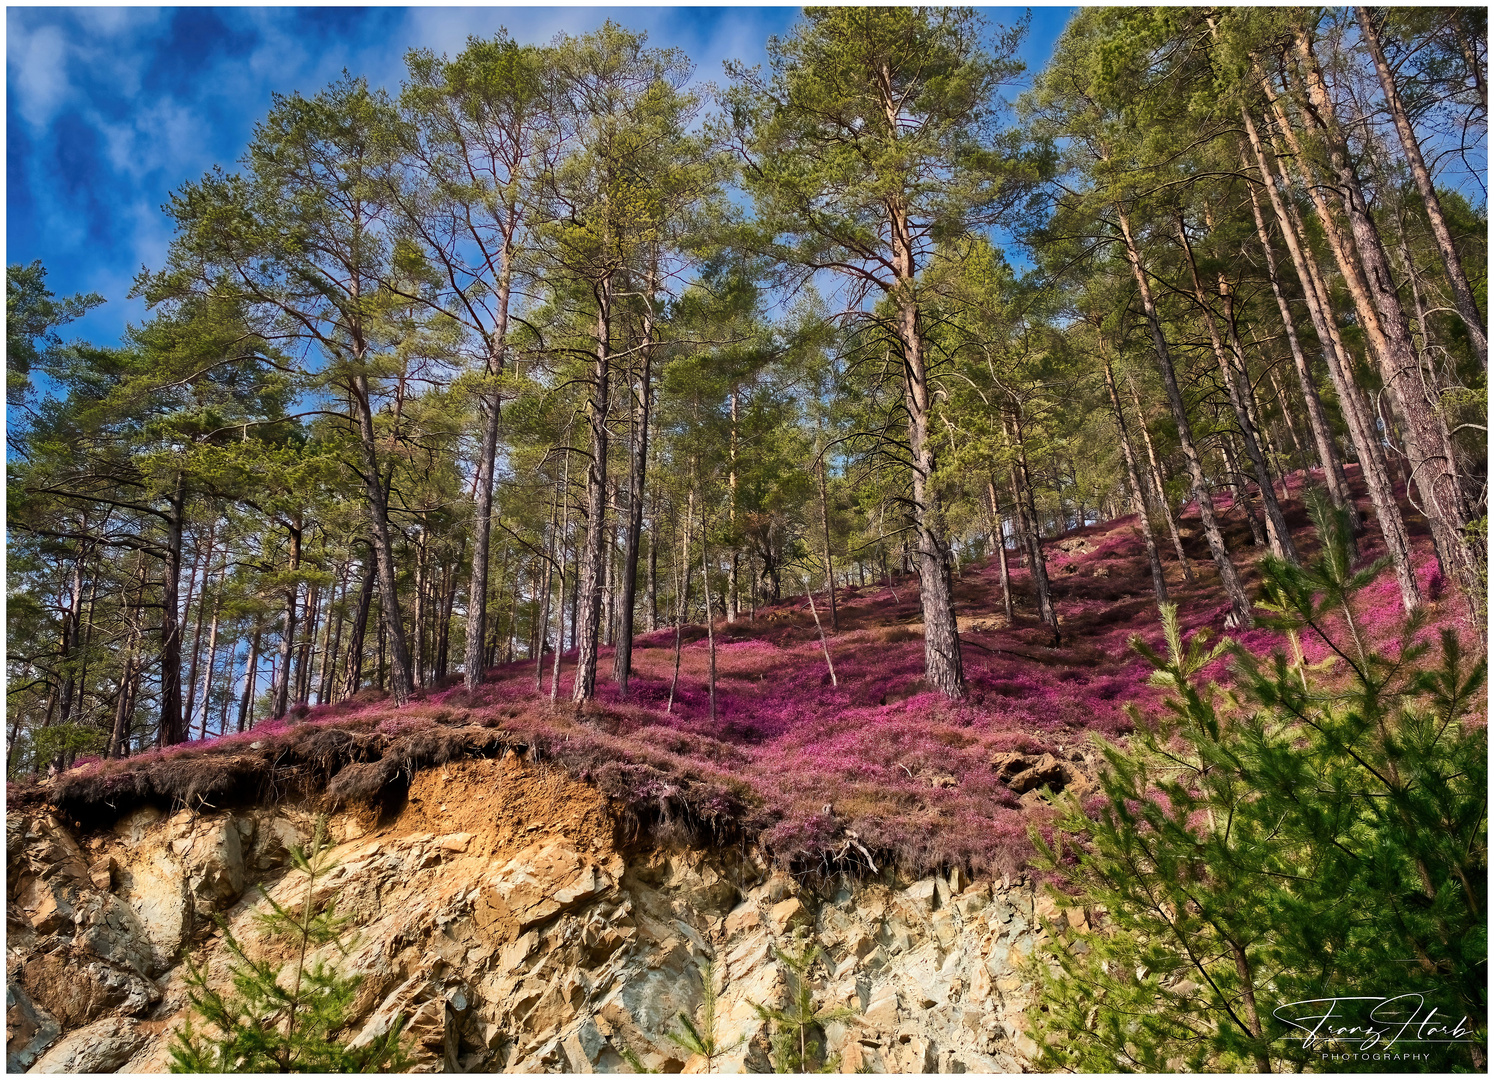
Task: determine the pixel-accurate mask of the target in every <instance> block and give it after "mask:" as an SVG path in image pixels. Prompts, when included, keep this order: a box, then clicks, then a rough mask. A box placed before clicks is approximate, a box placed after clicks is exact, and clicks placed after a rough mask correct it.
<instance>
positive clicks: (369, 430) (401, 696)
mask: <svg viewBox="0 0 1494 1080" xmlns="http://www.w3.org/2000/svg"><path fill="white" fill-rule="evenodd" d="M350 386H351V390H352V398H353V404H354V408H355V411H356V412H357V419H358V434H359V439H358V443H359V451H360V454H361V458H362V460H361V465H362V468H361V470H360V472H361V473H362V475H363V480H364V486H365V488H366V490H367V492H368V508H369V515H368V516H369V524H370V525H371V526H372V533H373V554H374V562H375V565H376V566H377V567H378V572H379V617H380V620H381V624H382V626H383V634H384V637H383V639H382V640H383V641H384V642H385V644H386V645H387V647H388V650H389V654H390V656H389V659H390V661H391V668H390V671H389V675H390V676H391V679H390V687H389V689H390V692H391V693H392V694H393V696H394V704H395V705H397V706H403V705H404V704H405V703H406V702H407V701H409V700H410V694H411V693H413V692H414V689H415V680H414V674H413V671H412V669H411V666H410V649H409V646H408V644H407V643H406V639H405V626H404V623H403V622H402V621H401V619H400V614H399V591H398V588H399V586H398V581H399V576H398V573H397V572H396V570H395V566H394V538H393V535H392V533H391V531H390V528H389V497H388V490H387V488H386V487H385V481H384V478H383V475H382V472H381V471H380V468H379V455H378V441H377V437H376V435H375V432H374V423H373V408H372V405H371V403H370V400H369V390H368V377H367V376H366V375H364V374H362V373H359V374H357V375H355V376H353V378H352V380H351V383H350ZM380 671H381V674H380V678H379V681H380V684H381V686H380V688H381V689H382V683H383V673H382V672H383V661H382V660H381V661H380Z"/></svg>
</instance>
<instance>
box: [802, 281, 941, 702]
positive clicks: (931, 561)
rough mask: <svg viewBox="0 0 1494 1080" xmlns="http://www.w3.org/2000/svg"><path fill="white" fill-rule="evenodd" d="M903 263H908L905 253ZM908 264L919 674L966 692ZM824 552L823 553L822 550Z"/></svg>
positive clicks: (906, 389) (907, 401)
mask: <svg viewBox="0 0 1494 1080" xmlns="http://www.w3.org/2000/svg"><path fill="white" fill-rule="evenodd" d="M906 262H907V263H908V264H911V262H912V255H911V252H909V253H908V254H907V256H906ZM912 287H913V282H912V273H911V265H910V267H909V273H908V275H907V278H906V279H905V281H904V282H903V286H902V289H903V291H902V292H901V293H900V295H899V298H898V308H899V311H898V327H899V331H900V336H901V337H902V344H903V354H904V355H903V375H904V379H903V384H904V385H903V402H904V405H905V406H906V408H907V411H908V448H909V451H910V452H911V454H912V459H913V462H912V464H913V483H912V487H913V492H912V494H913V520H914V525H915V527H916V534H917V539H916V543H917V552H916V554H917V559H918V596H919V600H920V602H921V604H922V608H923V667H924V679H925V681H926V682H927V684H928V686H929V687H930V688H931V689H934V690H938V691H939V692H940V693H942V694H943V695H944V696H945V697H948V698H952V699H959V698H961V697H964V695H965V670H964V662H963V659H962V658H961V656H960V637H959V630H958V628H957V626H956V624H955V614H954V598H953V596H952V595H951V593H950V578H949V550H948V548H947V547H946V545H945V542H944V536H943V530H942V527H941V523H940V509H939V497H938V495H937V494H936V493H935V491H934V488H933V484H932V480H933V476H934V471H935V454H934V440H933V438H932V437H931V433H930V431H929V420H930V414H931V412H932V410H933V398H932V396H931V394H930V390H929V384H928V375H927V372H926V371H925V368H924V362H923V337H922V330H921V328H920V327H919V325H918V305H917V302H916V301H915V300H914V299H913V298H912V296H911V291H912ZM827 554H828V552H827Z"/></svg>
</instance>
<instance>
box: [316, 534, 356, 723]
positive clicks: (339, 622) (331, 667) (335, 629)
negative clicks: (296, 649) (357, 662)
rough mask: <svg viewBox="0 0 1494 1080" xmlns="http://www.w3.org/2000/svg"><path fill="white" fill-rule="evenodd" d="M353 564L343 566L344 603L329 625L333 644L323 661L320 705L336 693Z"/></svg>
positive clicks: (318, 696) (342, 586)
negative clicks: (349, 578)
mask: <svg viewBox="0 0 1494 1080" xmlns="http://www.w3.org/2000/svg"><path fill="white" fill-rule="evenodd" d="M352 569H353V563H352V559H351V558H349V559H348V560H347V561H346V562H344V563H343V564H342V572H341V574H340V576H339V580H338V585H339V592H341V594H342V602H341V603H339V604H337V605H336V606H335V609H334V610H335V613H336V617H337V618H336V622H335V623H329V625H330V626H331V628H332V629H331V635H330V636H331V638H332V641H331V644H330V646H329V647H328V649H327V655H326V657H325V658H324V659H323V661H322V679H321V682H320V683H319V684H318V685H317V689H316V700H317V703H318V704H319V705H326V704H328V703H329V702H330V701H331V700H332V695H333V694H334V693H336V690H335V689H334V683H335V682H336V680H337V668H338V661H339V660H340V659H341V657H342V628H343V624H344V623H346V622H347V614H348V610H347V609H348V575H349V574H350V573H351V572H352Z"/></svg>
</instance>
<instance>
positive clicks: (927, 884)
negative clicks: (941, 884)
mask: <svg viewBox="0 0 1494 1080" xmlns="http://www.w3.org/2000/svg"><path fill="white" fill-rule="evenodd" d="M938 891H939V890H938V879H937V878H931V877H929V878H924V879H923V880H922V881H915V882H914V883H913V884H912V885H909V886H908V887H907V888H906V889H904V890H903V895H904V896H906V897H907V898H908V899H909V900H911V901H913V902H914V903H915V904H917V905H918V906H919V907H920V908H921V909H922V910H924V911H933V910H934V906H935V905H936V904H937V902H938Z"/></svg>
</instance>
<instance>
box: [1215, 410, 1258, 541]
mask: <svg viewBox="0 0 1494 1080" xmlns="http://www.w3.org/2000/svg"><path fill="white" fill-rule="evenodd" d="M1219 455H1220V457H1222V458H1223V459H1224V471H1225V475H1226V476H1227V477H1228V482H1229V490H1230V494H1231V496H1232V497H1233V498H1234V501H1235V506H1238V507H1239V508H1240V509H1241V510H1243V511H1244V513H1245V521H1246V523H1247V524H1248V525H1249V526H1250V540H1251V542H1252V543H1253V544H1255V546H1256V547H1265V546H1266V533H1265V530H1263V529H1262V528H1261V522H1260V518H1258V517H1256V516H1255V507H1254V506H1252V505H1251V502H1250V481H1249V478H1248V477H1246V475H1245V473H1244V472H1242V471H1241V469H1240V461H1239V459H1238V458H1237V457H1236V455H1235V440H1234V437H1233V434H1232V433H1231V432H1229V431H1221V432H1219Z"/></svg>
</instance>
